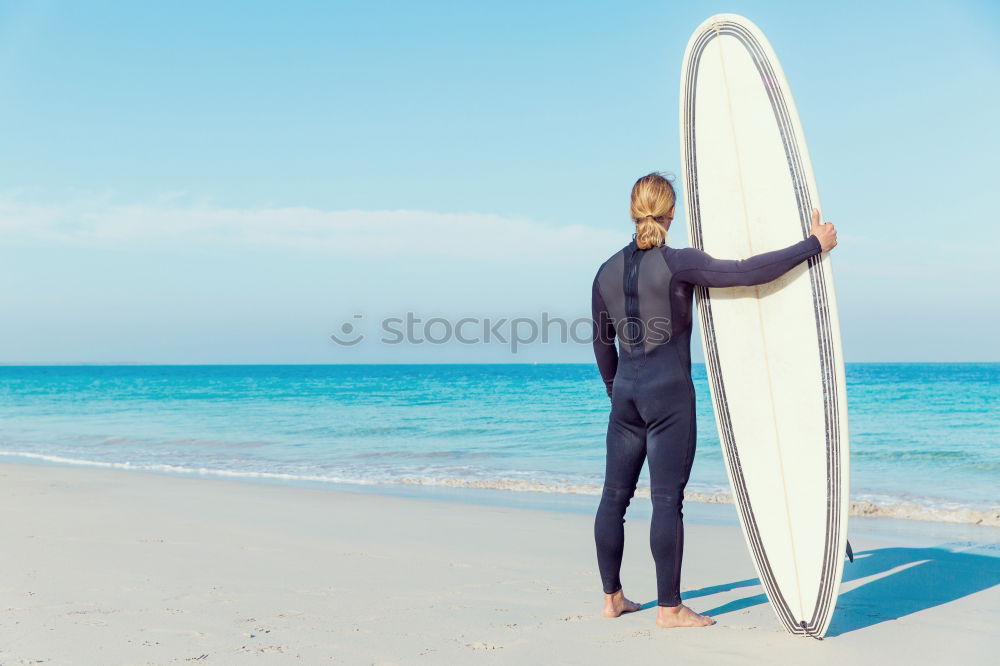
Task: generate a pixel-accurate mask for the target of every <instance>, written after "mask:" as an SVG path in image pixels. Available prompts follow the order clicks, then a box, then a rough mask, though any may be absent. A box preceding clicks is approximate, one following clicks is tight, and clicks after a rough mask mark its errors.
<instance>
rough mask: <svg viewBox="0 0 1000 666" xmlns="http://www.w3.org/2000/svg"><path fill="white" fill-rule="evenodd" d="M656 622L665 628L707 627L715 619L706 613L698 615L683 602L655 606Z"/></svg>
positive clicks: (713, 622)
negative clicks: (674, 604)
mask: <svg viewBox="0 0 1000 666" xmlns="http://www.w3.org/2000/svg"><path fill="white" fill-rule="evenodd" d="M656 624H658V625H659V626H661V627H664V628H667V629H670V628H671V627H707V626H709V625H713V624H715V620H713V619H712V618H710V617H708V616H707V615H698V613H695V612H694V611H693V610H691V609H690V608H688V607H687V606H685V605H684V604H679V605H677V606H657V610H656Z"/></svg>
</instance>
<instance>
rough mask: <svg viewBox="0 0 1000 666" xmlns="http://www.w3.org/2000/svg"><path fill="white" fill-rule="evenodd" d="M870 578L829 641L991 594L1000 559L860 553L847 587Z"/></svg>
mask: <svg viewBox="0 0 1000 666" xmlns="http://www.w3.org/2000/svg"><path fill="white" fill-rule="evenodd" d="M968 545H972V544H968ZM879 574H882V575H881V576H879ZM871 576H879V577H878V578H875V579H874V580H871V581H869V582H867V583H863V584H861V585H859V586H858V587H856V588H854V589H852V590H850V591H849V592H844V593H842V594H841V595H840V597H839V598H838V600H837V608H836V610H835V611H834V615H833V620H832V621H831V622H830V628H829V630H828V631H827V633H826V635H827V636H837V635H840V634H843V633H847V632H849V631H854V630H856V629H863V628H865V627H870V626H872V625H876V624H879V623H881V622H885V621H887V620H897V619H899V618H901V617H904V616H906V615H909V614H911V613H916V612H917V611H922V610H925V609H927V608H934V607H935V606H940V605H942V604H946V603H948V602H949V601H954V600H955V599H960V598H962V597H965V596H968V595H970V594H975V593H976V592H981V591H982V590H986V589H989V588H991V587H993V586H994V585H997V584H998V583H1000V558H998V557H991V556H989V555H979V554H975V553H963V552H955V551H954V550H950V549H948V548H943V547H935V548H879V549H876V550H866V551H861V552H858V553H855V555H854V562H845V563H844V578H843V581H844V583H848V582H850V581H853V580H860V579H863V578H868V577H871ZM755 585H760V580H759V579H757V578H751V579H747V580H741V581H736V582H733V583H727V584H724V585H714V586H712V587H706V588H702V589H700V590H691V591H689V592H685V593H684V594H683V599H684V601H685V602H687V601H688V600H690V599H695V598H697V597H704V596H708V595H711V594H717V593H719V592H728V591H729V590H734V589H737V588H741V587H752V586H755ZM766 603H767V596H766V595H764V594H757V595H754V596H752V597H745V598H743V599H736V600H735V601H730V602H729V603H726V604H723V605H721V606H718V607H716V608H713V609H711V610H699V611H697V612H699V613H702V614H704V615H708V616H714V615H722V614H723V613H732V612H734V611H739V610H743V609H744V608H748V607H750V606H757V605H759V604H766ZM653 605H655V602H654V604H653Z"/></svg>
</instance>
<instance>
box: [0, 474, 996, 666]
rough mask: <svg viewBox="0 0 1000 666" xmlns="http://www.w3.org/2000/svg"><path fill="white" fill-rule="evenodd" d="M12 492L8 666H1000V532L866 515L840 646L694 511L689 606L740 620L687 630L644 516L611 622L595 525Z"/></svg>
mask: <svg viewBox="0 0 1000 666" xmlns="http://www.w3.org/2000/svg"><path fill="white" fill-rule="evenodd" d="M0 480H2V485H0V487H2V489H3V495H2V497H3V501H2V504H0V507H2V508H0V511H2V521H3V525H4V530H3V542H2V550H0V552H2V562H3V567H2V570H3V580H2V582H0V599H2V603H0V635H2V640H0V664H2V665H3V666H9V665H13V664H35V663H41V664H173V663H201V664H233V663H275V664H284V663H305V664H319V663H344V664H409V663H425V664H469V663H522V664H541V663H552V664H600V663H607V662H608V661H609V660H612V659H615V660H621V659H624V660H629V661H632V660H635V661H637V662H639V663H648V662H650V661H653V660H660V659H664V660H665V659H670V660H671V661H673V662H675V663H679V662H685V663H693V664H756V663H760V662H761V661H762V660H764V659H768V660H774V661H775V663H803V664H838V665H842V664H852V665H858V664H885V663H908V664H940V663H945V664H986V663H994V662H992V659H994V658H995V655H996V651H997V649H998V648H1000V631H998V629H997V626H998V621H1000V587H998V586H997V583H998V582H1000V559H998V557H997V555H1000V546H998V543H997V542H998V537H997V534H998V531H997V530H996V529H993V528H983V527H975V526H951V525H943V524H932V523H921V522H918V521H887V520H886V519H857V518H856V519H853V520H852V523H851V531H850V538H851V542H852V545H853V547H854V551H855V555H856V557H855V562H854V563H853V564H850V563H848V564H846V565H845V582H844V584H843V586H842V589H841V596H840V599H839V602H838V606H837V611H836V615H835V616H834V619H833V623H832V625H831V629H830V632H829V634H828V636H827V637H826V639H825V640H822V641H818V640H815V639H811V638H799V637H793V636H790V635H788V634H786V633H785V632H784V631H783V630H782V628H781V627H780V625H779V623H778V621H777V619H776V618H775V616H774V614H773V612H772V611H771V608H770V607H769V606H768V604H767V602H766V600H765V599H764V597H763V592H762V588H761V586H760V585H759V582H758V581H757V579H756V576H755V573H754V571H753V565H752V563H751V560H750V557H749V555H748V554H747V551H746V547H745V545H744V542H743V538H742V536H741V534H740V531H739V528H738V526H736V524H735V523H732V524H727V523H726V522H725V520H721V521H720V520H704V521H699V519H698V516H699V514H701V513H702V508H703V507H704V505H702V506H699V505H696V504H694V503H688V505H686V507H685V514H686V516H687V518H686V528H687V532H686V551H685V555H684V569H683V577H682V588H681V589H682V597H683V599H684V601H685V603H686V604H688V605H689V606H691V607H692V608H694V609H695V610H696V611H698V612H701V613H705V614H708V615H711V616H712V617H714V618H715V619H716V620H717V621H718V623H717V624H716V625H714V626H712V627H707V628H697V629H694V628H685V629H669V630H668V629H660V628H658V627H656V626H655V624H654V620H655V608H654V606H655V603H656V602H655V599H654V598H653V595H654V594H655V585H654V577H653V566H652V561H651V558H650V555H649V552H648V528H649V523H648V515H647V516H646V518H647V519H643V517H641V514H642V507H637V511H636V513H637V515H639V516H640V517H637V518H629V520H628V521H627V522H626V530H627V532H626V536H627V546H626V552H625V563H624V566H623V581H624V584H625V591H626V594H627V595H628V596H629V597H631V598H632V599H634V600H636V601H639V602H641V603H643V604H644V608H643V610H641V611H639V612H636V613H632V614H629V615H625V616H622V617H620V618H617V619H607V618H604V617H602V616H601V615H600V610H601V601H602V596H601V590H600V586H599V580H598V577H597V573H596V562H595V557H594V552H593V542H592V517H591V516H589V515H587V514H585V513H583V512H575V513H574V512H565V511H554V510H538V509H531V508H518V507H511V506H502V505H494V506H488V505H482V504H470V503H458V502H453V501H441V500H440V499H419V498H412V497H396V496H384V495H378V494H373V493H370V492H343V491H339V490H330V489H324V488H315V489H314V488H303V487H291V486H281V485H269V484H259V483H247V482H240V481H228V480H217V479H200V478H187V477H180V476H168V475H160V474H151V473H141V472H127V471H115V470H94V469H74V468H70V467H60V466H51V465H31V464H3V465H0ZM522 494H523V493H522ZM595 501H596V500H595ZM643 502H644V501H643V500H639V501H638V503H639V504H642V503H643ZM630 514H631V510H630ZM734 515H735V514H734ZM976 544H979V545H976Z"/></svg>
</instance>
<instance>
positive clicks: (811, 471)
mask: <svg viewBox="0 0 1000 666" xmlns="http://www.w3.org/2000/svg"><path fill="white" fill-rule="evenodd" d="M680 124H681V165H682V169H683V174H684V175H683V183H684V195H685V197H684V198H685V202H686V206H687V218H688V237H689V241H690V244H691V246H692V247H696V248H700V249H702V250H705V251H706V252H708V253H709V254H711V255H712V256H714V257H716V258H720V259H741V258H746V257H749V256H751V255H754V254H759V253H761V252H767V251H770V250H776V249H779V248H783V247H786V246H788V245H791V244H793V243H795V242H797V241H800V240H802V239H803V238H805V237H806V236H807V235H808V234H809V233H810V226H811V213H812V209H813V208H814V207H815V208H819V209H820V211H821V212H822V207H821V206H820V202H819V195H818V194H817V191H816V183H815V182H814V178H813V172H812V167H811V165H810V162H809V154H808V152H807V150H806V142H805V136H804V135H803V133H802V127H801V125H800V124H799V117H798V113H797V112H796V109H795V102H794V101H793V100H792V94H791V91H790V90H789V87H788V82H787V81H786V80H785V75H784V73H783V72H782V69H781V65H780V64H779V63H778V59H777V57H776V56H775V54H774V51H773V50H772V48H771V45H770V44H769V43H768V41H767V39H766V38H765V37H764V35H763V33H761V31H760V30H759V29H758V28H757V27H756V26H755V25H754V24H753V23H751V22H750V21H749V20H747V19H746V18H743V17H742V16H737V15H734V14H718V15H716V16H713V17H711V18H709V19H708V20H706V21H705V22H704V23H702V24H701V25H700V26H698V29H697V30H695V32H694V34H693V35H692V36H691V40H690V41H689V42H688V45H687V50H686V52H685V54H684V62H683V65H682V68H681V95H680ZM696 300H697V303H698V312H699V315H700V320H701V334H702V341H703V342H704V347H705V359H706V364H707V368H708V378H709V383H710V386H711V392H712V403H713V405H714V407H715V416H716V425H717V426H718V428H719V438H720V440H721V441H722V447H723V454H724V456H723V457H724V458H725V463H726V472H727V474H728V476H729V481H730V483H731V485H732V489H733V495H734V498H735V501H736V504H737V510H738V514H739V517H740V524H741V526H742V529H743V534H744V537H745V538H746V541H747V545H748V546H749V549H750V553H751V556H752V557H753V561H754V564H755V566H756V568H757V573H758V575H759V576H760V580H761V583H762V585H763V587H764V589H765V591H766V592H767V597H768V600H769V601H770V602H771V605H772V607H773V608H774V610H775V612H776V613H777V615H778V618H779V620H780V621H781V623H782V625H784V627H785V628H786V629H787V630H788V631H789V632H791V633H794V634H801V635H808V636H813V637H816V638H820V637H822V636H823V635H824V634H825V633H826V630H827V628H828V626H829V624H830V619H831V617H832V616H833V610H834V606H835V605H836V600H837V595H838V592H839V590H840V581H841V575H842V573H843V566H844V550H845V545H846V537H847V511H848V502H849V497H848V490H849V480H848V462H849V455H848V437H847V401H846V397H847V396H846V388H845V382H844V362H843V353H842V351H841V342H840V328H839V322H838V317H837V304H836V299H835V297H834V290H833V273H832V270H831V266H830V256H829V253H821V254H819V255H817V256H814V257H812V258H810V259H808V260H807V261H805V262H803V263H801V264H799V265H798V266H796V267H795V268H794V269H792V270H791V271H789V272H788V273H786V274H785V275H783V276H781V277H780V278H778V279H776V280H774V281H773V282H769V283H767V284H764V285H759V286H755V287H733V288H726V289H707V288H703V287H698V288H697V290H696Z"/></svg>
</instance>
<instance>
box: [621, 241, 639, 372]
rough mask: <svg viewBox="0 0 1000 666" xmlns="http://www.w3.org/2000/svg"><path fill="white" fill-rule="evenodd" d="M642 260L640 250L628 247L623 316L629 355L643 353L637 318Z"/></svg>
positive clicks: (634, 355) (636, 355)
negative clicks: (627, 333)
mask: <svg viewBox="0 0 1000 666" xmlns="http://www.w3.org/2000/svg"><path fill="white" fill-rule="evenodd" d="M641 261H642V251H641V250H639V248H637V247H632V248H630V252H629V255H628V274H627V278H626V280H625V317H626V320H627V322H628V324H627V326H628V332H629V337H630V340H629V350H630V355H631V356H633V357H639V356H641V355H642V353H643V346H644V345H643V337H644V336H643V331H642V322H641V321H640V320H639V262H641Z"/></svg>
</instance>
